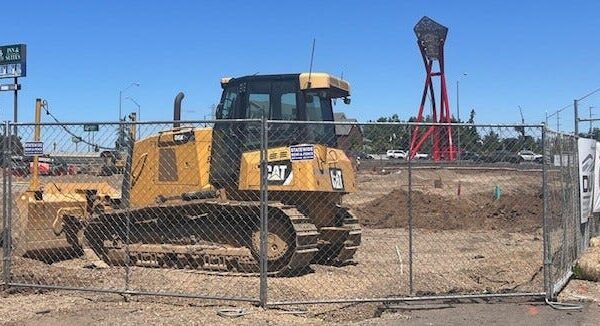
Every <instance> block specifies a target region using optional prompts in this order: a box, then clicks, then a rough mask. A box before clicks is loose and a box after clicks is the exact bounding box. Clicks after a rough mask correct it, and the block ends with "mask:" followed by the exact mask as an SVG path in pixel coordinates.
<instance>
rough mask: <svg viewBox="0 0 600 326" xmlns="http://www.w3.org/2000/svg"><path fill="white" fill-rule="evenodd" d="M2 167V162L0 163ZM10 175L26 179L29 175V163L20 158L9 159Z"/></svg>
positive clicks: (25, 159)
mask: <svg viewBox="0 0 600 326" xmlns="http://www.w3.org/2000/svg"><path fill="white" fill-rule="evenodd" d="M0 163H1V164H2V166H4V161H0ZM10 164H11V166H10V168H11V171H12V175H14V176H18V177H26V176H27V175H28V174H29V161H28V160H27V158H25V157H22V156H12V157H11V159H10Z"/></svg>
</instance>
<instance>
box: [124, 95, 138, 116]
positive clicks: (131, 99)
mask: <svg viewBox="0 0 600 326" xmlns="http://www.w3.org/2000/svg"><path fill="white" fill-rule="evenodd" d="M125 99H126V100H130V101H131V102H132V103H133V104H135V106H137V121H140V120H141V119H140V116H141V113H142V106H141V105H140V104H139V103H138V102H136V100H134V99H133V97H131V96H127V97H126V98H125Z"/></svg>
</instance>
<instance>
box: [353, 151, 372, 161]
mask: <svg viewBox="0 0 600 326" xmlns="http://www.w3.org/2000/svg"><path fill="white" fill-rule="evenodd" d="M347 155H348V156H349V157H354V158H359V159H361V160H372V159H373V155H371V154H367V153H365V152H353V151H349V152H347Z"/></svg>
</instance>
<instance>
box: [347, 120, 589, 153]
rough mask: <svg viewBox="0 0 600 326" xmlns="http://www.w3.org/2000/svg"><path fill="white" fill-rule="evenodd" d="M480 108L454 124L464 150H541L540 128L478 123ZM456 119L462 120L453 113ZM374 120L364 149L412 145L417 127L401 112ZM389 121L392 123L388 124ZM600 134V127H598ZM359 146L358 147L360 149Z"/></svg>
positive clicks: (423, 149)
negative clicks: (401, 118)
mask: <svg viewBox="0 0 600 326" xmlns="http://www.w3.org/2000/svg"><path fill="white" fill-rule="evenodd" d="M475 116H476V112H475V110H471V112H470V114H469V119H468V120H467V121H465V125H461V126H453V127H452V134H453V135H452V137H453V138H452V139H453V142H454V144H455V145H457V144H458V141H459V137H460V149H461V151H472V152H477V153H489V152H493V151H496V150H508V151H512V152H517V151H520V150H532V151H534V152H536V153H541V151H542V144H541V137H540V136H541V132H540V130H538V129H531V130H528V129H526V128H525V127H522V126H515V127H511V128H506V127H502V128H500V127H486V126H477V124H476V122H475ZM406 121H407V122H415V121H417V118H416V117H410V118H409V119H408V120H406ZM432 121H433V119H432V118H431V116H426V117H425V119H424V122H432ZM451 121H452V122H453V123H462V122H463V121H462V120H461V121H459V120H457V119H455V118H454V117H452V119H451ZM370 122H378V123H381V124H367V125H364V127H363V137H364V148H363V151H365V152H367V153H372V154H379V153H385V152H386V151H387V150H390V149H401V150H408V148H409V146H410V137H411V130H409V129H411V128H412V131H413V132H414V130H415V129H414V127H410V126H408V125H405V124H400V122H404V121H402V120H400V117H399V116H398V115H397V114H393V115H391V116H387V117H380V118H378V119H377V120H375V121H373V120H371V121H370ZM386 123H389V124H386ZM425 129H426V127H425V126H422V127H420V130H421V131H424V130H425ZM598 136H600V130H598ZM431 146H432V142H431V138H430V139H428V140H427V141H426V142H425V143H424V144H423V146H422V147H421V149H420V152H423V153H428V152H430V151H431ZM356 150H358V149H356Z"/></svg>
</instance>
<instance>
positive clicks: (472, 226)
mask: <svg viewBox="0 0 600 326" xmlns="http://www.w3.org/2000/svg"><path fill="white" fill-rule="evenodd" d="M490 197H491V196H483V195H480V198H479V199H475V198H469V200H466V199H457V200H454V201H448V200H447V198H444V197H443V196H439V195H434V194H424V193H422V192H420V191H414V192H413V193H412V194H411V204H412V217H413V219H412V223H413V227H415V228H419V229H427V230H461V229H466V230H504V231H507V232H527V233H529V232H536V231H537V230H538V229H539V228H540V226H541V223H542V210H543V203H542V201H541V199H540V198H539V195H537V194H531V193H525V194H521V195H516V194H509V195H505V196H502V197H500V199H497V200H496V199H494V198H490ZM354 210H355V212H356V213H357V214H358V217H359V220H360V221H361V223H362V225H364V226H367V227H372V228H406V227H408V221H409V212H408V191H405V190H393V191H392V192H391V193H390V194H388V195H385V196H384V197H382V198H378V199H376V200H374V201H372V202H370V203H368V204H367V205H365V206H364V207H356V208H355V209H354Z"/></svg>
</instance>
